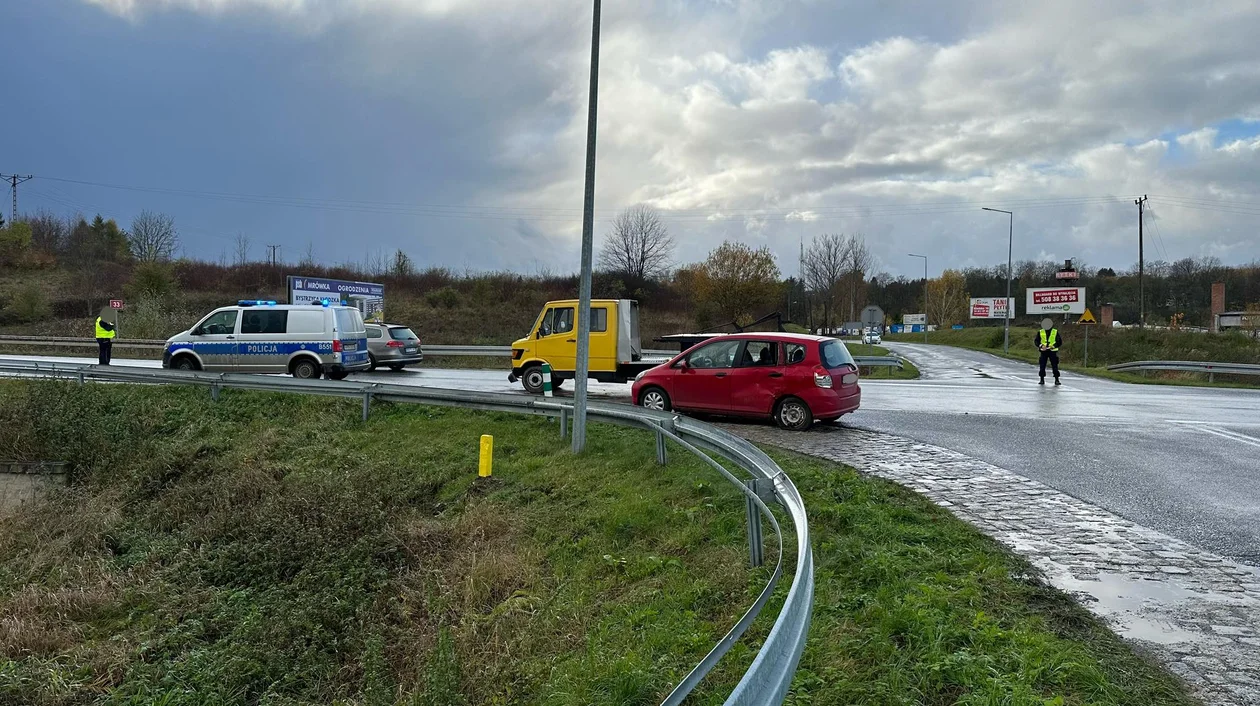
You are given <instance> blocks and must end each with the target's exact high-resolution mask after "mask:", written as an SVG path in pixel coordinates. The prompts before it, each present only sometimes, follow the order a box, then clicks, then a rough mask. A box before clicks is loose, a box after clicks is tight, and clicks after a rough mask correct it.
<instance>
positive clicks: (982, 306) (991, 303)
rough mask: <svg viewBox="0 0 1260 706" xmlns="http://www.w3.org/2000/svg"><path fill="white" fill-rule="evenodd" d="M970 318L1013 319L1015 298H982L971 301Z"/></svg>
mask: <svg viewBox="0 0 1260 706" xmlns="http://www.w3.org/2000/svg"><path fill="white" fill-rule="evenodd" d="M971 318H973V319H1003V318H1005V319H1013V318H1015V298H1014V297H1011V298H1010V299H1007V298H1006V297H982V298H980V299H972V300H971Z"/></svg>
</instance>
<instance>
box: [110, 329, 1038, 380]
mask: <svg viewBox="0 0 1260 706" xmlns="http://www.w3.org/2000/svg"><path fill="white" fill-rule="evenodd" d="M96 345H98V346H100V349H101V351H100V355H99V356H98V359H97V362H98V363H100V364H101V365H109V356H110V355H111V354H112V353H113V352H114V341H113V339H110V338H98V339H96ZM1041 367H1042V374H1043V375H1044V374H1045V370H1044V369H1045V367H1046V366H1044V365H1043V366H1041ZM1055 369H1056V370H1057V369H1058V368H1055Z"/></svg>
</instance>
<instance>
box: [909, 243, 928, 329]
mask: <svg viewBox="0 0 1260 706" xmlns="http://www.w3.org/2000/svg"><path fill="white" fill-rule="evenodd" d="M910 257H921V258H923V342H924V343H927V340H928V336H927V333H928V315H927V311H928V265H927V255H915V254H914V253H910Z"/></svg>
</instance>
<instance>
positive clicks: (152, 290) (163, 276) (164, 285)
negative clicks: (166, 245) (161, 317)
mask: <svg viewBox="0 0 1260 706" xmlns="http://www.w3.org/2000/svg"><path fill="white" fill-rule="evenodd" d="M176 285H177V282H176V281H175V271H174V270H173V269H172V268H171V266H170V265H168V264H166V263H164V262H142V263H140V264H139V265H136V269H135V270H133V271H132V273H131V282H130V283H128V284H127V288H126V289H127V294H128V296H131V297H136V298H146V299H161V298H165V297H170V296H171V295H172V294H173V293H174V292H175V287H176Z"/></svg>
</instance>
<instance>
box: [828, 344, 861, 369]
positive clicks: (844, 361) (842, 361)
mask: <svg viewBox="0 0 1260 706" xmlns="http://www.w3.org/2000/svg"><path fill="white" fill-rule="evenodd" d="M820 352H821V353H822V362H823V365H824V366H826V367H827V368H828V369H830V370H835V369H837V368H843V367H845V366H850V365H851V366H853V367H855V368H856V367H857V363H855V362H854V361H853V356H852V355H850V354H849V349H848V348H845V347H844V344H843V343H841V342H840V341H827V342H825V343H823V344H822V348H821V349H820Z"/></svg>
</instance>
